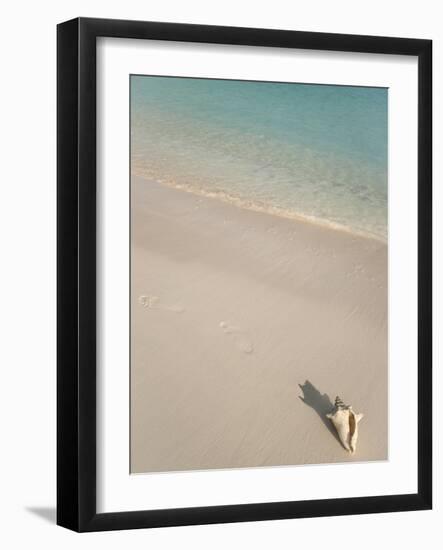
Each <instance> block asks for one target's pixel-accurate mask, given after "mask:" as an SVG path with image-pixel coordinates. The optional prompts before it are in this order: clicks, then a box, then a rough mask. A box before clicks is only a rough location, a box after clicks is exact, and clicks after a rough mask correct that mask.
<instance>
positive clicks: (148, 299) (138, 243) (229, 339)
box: [131, 176, 388, 473]
mask: <svg viewBox="0 0 443 550" xmlns="http://www.w3.org/2000/svg"><path fill="white" fill-rule="evenodd" d="M131 205H132V242H131V259H132V266H131V268H132V279H131V327H132V329H131V336H132V340H131V357H132V364H131V442H132V448H131V472H132V473H143V472H160V471H169V472H170V471H183V470H205V469H227V468H245V467H267V466H286V465H302V464H324V463H329V464H332V463H344V462H348V461H352V462H357V463H358V462H364V461H379V460H386V458H387V380H388V378H387V246H386V245H385V244H384V243H382V242H380V241H378V240H376V239H370V238H364V237H360V236H357V235H355V234H351V233H348V232H342V231H334V230H331V229H330V228H325V227H323V226H320V225H317V224H315V223H309V222H303V221H298V220H294V219H288V218H284V217H280V216H276V215H272V214H268V213H264V212H257V211H254V210H249V209H245V208H239V207H237V206H235V205H233V204H230V203H228V202H224V201H220V200H217V199H214V198H208V197H204V196H200V195H197V194H193V193H190V192H185V190H180V189H176V188H175V187H171V186H167V185H164V184H160V183H157V182H152V181H147V180H145V179H143V178H139V177H135V176H133V177H132V180H131ZM337 394H338V395H340V397H342V398H343V400H344V401H345V402H347V403H349V402H350V403H351V404H352V405H353V406H354V409H355V410H356V412H363V413H364V414H365V418H364V419H363V421H362V424H361V427H360V439H359V446H358V449H357V452H356V454H355V455H348V454H347V453H346V451H345V450H344V449H343V448H342V447H341V446H340V444H339V443H338V441H337V438H336V436H335V435H334V432H333V430H332V429H331V424H330V422H329V421H327V419H326V418H325V414H326V412H329V410H328V407H331V406H332V403H333V401H334V399H335V396H336V395H337Z"/></svg>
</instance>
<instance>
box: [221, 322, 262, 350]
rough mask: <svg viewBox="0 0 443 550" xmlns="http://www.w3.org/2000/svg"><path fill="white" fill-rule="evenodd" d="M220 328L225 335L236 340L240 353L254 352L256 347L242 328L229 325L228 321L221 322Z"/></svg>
mask: <svg viewBox="0 0 443 550" xmlns="http://www.w3.org/2000/svg"><path fill="white" fill-rule="evenodd" d="M219 327H220V328H221V329H222V330H223V332H224V333H225V334H227V335H229V336H231V337H232V338H233V339H234V342H235V345H236V347H237V348H238V349H239V350H240V351H242V352H243V353H252V352H253V351H254V346H253V344H252V342H251V340H250V339H249V335H248V333H247V332H246V331H244V330H242V329H241V328H240V327H235V326H233V325H229V324H228V323H226V321H221V322H220V324H219Z"/></svg>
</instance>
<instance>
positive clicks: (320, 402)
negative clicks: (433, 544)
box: [298, 380, 341, 445]
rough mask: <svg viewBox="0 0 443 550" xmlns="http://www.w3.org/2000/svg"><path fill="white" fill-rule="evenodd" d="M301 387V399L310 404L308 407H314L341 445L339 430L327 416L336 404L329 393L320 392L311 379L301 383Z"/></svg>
mask: <svg viewBox="0 0 443 550" xmlns="http://www.w3.org/2000/svg"><path fill="white" fill-rule="evenodd" d="M299 387H300V389H301V391H302V392H303V395H299V396H298V397H299V399H301V401H303V403H304V404H305V405H308V407H311V408H312V409H314V411H315V412H316V413H317V414H318V416H319V417H320V419H321V421H322V422H323V424H324V425H325V427H326V428H327V430H328V431H329V433H330V434H331V435H332V436H333V437H334V439H335V440H336V441H337V442H338V443H339V444H340V445H341V442H340V439H339V437H338V434H337V431H336V430H335V428H334V426H333V425H332V423H331V421H330V420H329V418H327V417H326V415H327V414H328V413H330V412H332V411H333V410H334V408H335V407H334V404H333V403H332V401H331V399H330V398H329V395H328V394H327V393H323V394H322V393H320V391H319V390H318V389H317V388H316V387H315V386H314V385H313V384H311V382H310V381H309V380H306V382H305V383H304V384H299Z"/></svg>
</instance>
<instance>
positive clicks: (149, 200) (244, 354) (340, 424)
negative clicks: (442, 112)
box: [57, 18, 432, 531]
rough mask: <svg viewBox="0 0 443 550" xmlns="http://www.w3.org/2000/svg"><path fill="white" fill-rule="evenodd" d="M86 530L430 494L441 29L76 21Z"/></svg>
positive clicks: (64, 189)
mask: <svg viewBox="0 0 443 550" xmlns="http://www.w3.org/2000/svg"><path fill="white" fill-rule="evenodd" d="M57 67H58V93H57V97H58V100H57V101H58V103H57V107H58V127H57V138H58V151H57V156H58V168H57V179H58V385H57V395H58V397H57V408H58V428H57V445H58V472H57V484H58V497H57V498H58V503H57V522H58V524H59V525H62V526H64V527H67V528H70V529H73V530H76V531H99V530H111V529H130V528H144V527H161V526H175V525H187V524H208V523H221V522H239V521H256V520H270V519H284V518H300V517H315V516H326V515H344V514H366V513H374V512H394V511H407V510H421V509H423V510H424V509H429V508H431V506H432V424H431V422H432V416H431V413H432V376H431V347H432V346H431V343H432V333H431V330H432V315H431V289H432V280H431V266H432V264H431V262H432V258H431V250H432V241H431V227H432V222H431V213H432V209H431V196H432V187H431V165H432V153H431V137H432V127H431V104H432V96H431V94H432V86H431V74H432V43H431V41H430V40H421V39H420V40H417V39H409V38H387V37H375V36H353V35H339V34H322V33H311V32H296V31H287V30H265V29H254V28H227V27H217V26H200V25H185V24H175V23H174V24H172V23H152V22H138V21H117V20H104V19H83V18H80V19H75V20H72V21H67V22H65V23H61V24H60V25H59V26H58V62H57Z"/></svg>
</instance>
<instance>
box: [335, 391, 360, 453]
mask: <svg viewBox="0 0 443 550" xmlns="http://www.w3.org/2000/svg"><path fill="white" fill-rule="evenodd" d="M326 416H327V417H328V418H329V419H330V420H331V422H332V423H333V424H334V426H335V429H336V430H337V433H338V437H339V438H340V441H341V443H342V445H343V447H344V448H345V449H346V450H347V451H348V452H349V453H351V454H354V453H355V450H356V448H357V439H358V423H359V422H360V420H361V419H362V418H363V414H356V413H355V412H354V411H353V410H352V407H351V405H345V404H344V403H343V401H342V400H341V399H340V397H338V396H337V397H336V398H335V411H334V412H332V413H330V414H327V415H326Z"/></svg>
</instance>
